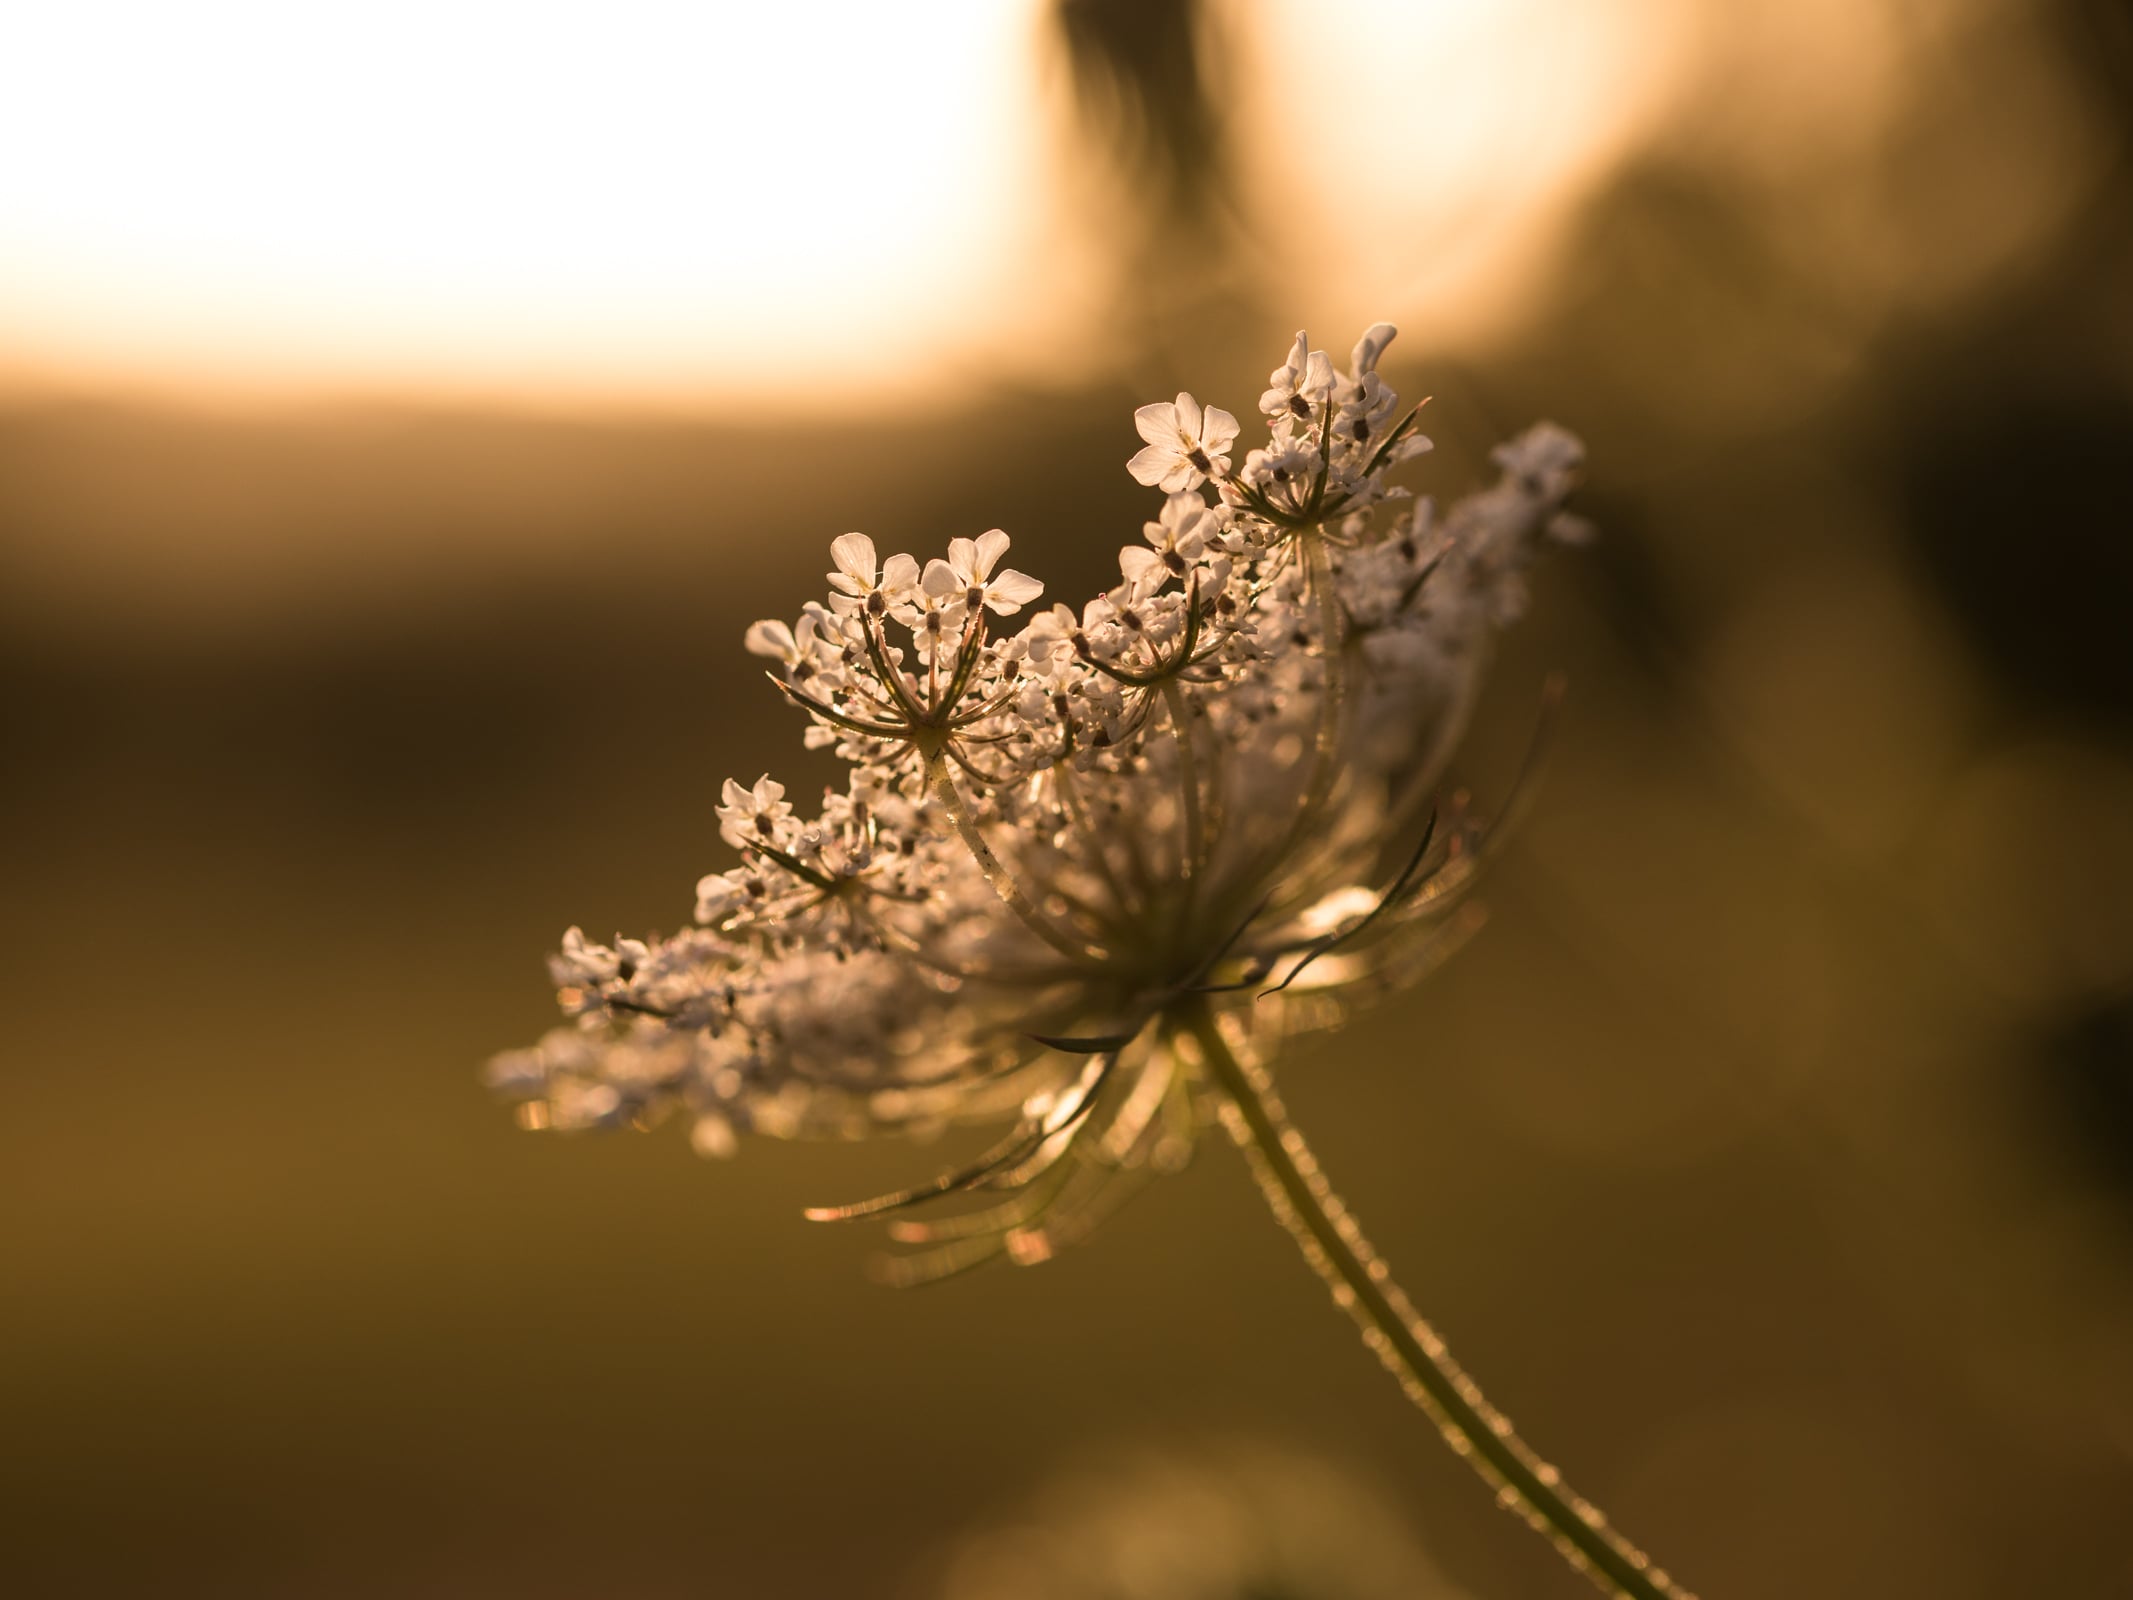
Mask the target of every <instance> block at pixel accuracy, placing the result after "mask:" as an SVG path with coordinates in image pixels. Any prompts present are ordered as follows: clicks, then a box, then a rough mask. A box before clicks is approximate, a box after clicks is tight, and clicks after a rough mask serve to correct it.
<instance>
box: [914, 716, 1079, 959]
mask: <svg viewBox="0 0 2133 1600" xmlns="http://www.w3.org/2000/svg"><path fill="white" fill-rule="evenodd" d="M926 786H927V788H928V789H929V790H930V791H931V792H932V795H933V798H934V801H935V802H936V803H937V804H938V805H939V806H940V808H941V809H942V810H943V811H944V812H946V813H947V815H948V820H949V821H950V822H952V823H953V824H954V825H955V831H956V832H957V833H959V834H961V835H962V836H963V843H964V845H965V846H966V847H967V848H968V849H969V851H970V855H971V859H972V860H974V861H976V862H977V864H978V870H979V871H980V872H982V873H983V874H984V875H985V881H986V882H987V883H989V884H991V885H992V888H993V892H994V893H995V894H997V895H998V896H999V897H1000V899H1001V901H1002V902H1003V903H1004V904H1005V905H1006V906H1007V908H1008V909H1009V910H1010V911H1012V912H1014V914H1015V915H1016V916H1017V917H1019V918H1020V919H1021V920H1022V925H1023V926H1024V927H1026V928H1027V929H1029V931H1030V932H1031V933H1034V934H1035V935H1036V936H1037V937H1038V938H1040V939H1042V940H1043V941H1044V942H1045V943H1046V944H1048V945H1050V946H1051V947H1052V948H1053V949H1054V950H1057V951H1058V952H1059V953H1060V954H1061V955H1063V956H1065V957H1067V958H1068V959H1069V960H1071V961H1076V962H1088V961H1100V960H1102V959H1103V952H1102V951H1101V950H1099V949H1097V948H1096V947H1095V946H1093V945H1090V944H1087V943H1084V942H1082V941H1080V940H1076V939H1074V938H1071V937H1069V936H1068V935H1067V934H1065V933H1062V932H1061V931H1060V930H1059V929H1058V928H1056V927H1054V926H1053V925H1052V923H1051V921H1050V919H1049V918H1047V917H1046V916H1045V915H1044V913H1043V912H1041V911H1039V910H1038V909H1037V907H1036V905H1035V903H1034V902H1032V901H1031V899H1030V897H1029V896H1028V895H1027V894H1025V893H1024V892H1023V889H1022V885H1021V884H1019V883H1017V882H1016V881H1015V875H1014V874H1013V873H1012V872H1010V871H1008V869H1007V864H1006V863H1005V862H1004V861H1002V860H1001V859H1000V858H999V856H997V855H996V854H994V853H993V848H992V846H991V845H989V844H987V843H986V842H985V835H984V834H983V833H982V832H980V831H979V829H978V824H977V819H976V818H975V817H973V816H972V815H971V814H970V809H969V807H967V806H965V805H964V804H963V797H962V795H961V794H959V793H957V791H956V787H955V775H954V774H953V773H951V772H950V771H949V770H948V763H947V762H946V761H944V760H943V759H942V758H941V757H940V756H938V755H936V756H934V757H933V758H932V759H931V760H929V761H928V762H927V763H926Z"/></svg>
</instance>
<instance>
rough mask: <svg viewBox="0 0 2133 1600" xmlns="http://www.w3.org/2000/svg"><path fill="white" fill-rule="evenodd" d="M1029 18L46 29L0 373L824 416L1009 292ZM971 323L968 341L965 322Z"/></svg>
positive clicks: (806, 12)
mask: <svg viewBox="0 0 2133 1600" xmlns="http://www.w3.org/2000/svg"><path fill="white" fill-rule="evenodd" d="M1035 21H1036V14H1035V8H1034V7H1033V5H1031V4H1029V3H1027V0H1024V3H1001V0H956V3H946V4H934V5H928V6H925V7H923V8H918V9H916V10H914V9H911V8H905V7H894V6H877V5H841V6H830V7H819V6H817V7H774V6H746V7H742V6H730V7H723V6H696V5H679V4H659V3H650V4H646V3H634V4H623V5H618V6H612V7H603V8H601V9H600V10H598V11H597V12H595V11H593V10H591V9H589V8H588V9H578V8H562V7H541V6H534V7H527V6H520V5H504V4H497V3H466V0H455V3H449V4H415V3H411V0H384V3H380V4H375V5H367V6H363V7H352V6H283V5H273V4H267V3H262V0H219V3H211V4H207V5H202V6H182V7H176V6H161V5H152V4H96V3H89V4H83V5H69V6H55V7H48V8H40V9H38V10H37V11H35V12H30V13H25V14H22V15H20V16H18V18H17V19H16V20H15V21H13V22H11V23H10V24H8V26H7V28H6V29H5V31H4V37H5V44H4V47H0V63H4V64H0V147H4V148H6V149H7V150H8V151H9V152H10V157H9V159H7V160H5V161H0V263H4V266H0V351H4V352H5V355H4V356H0V377H5V378H9V379H13V380H15V381H16V382H18V383H19V382H21V381H23V380H25V379H27V380H31V381H39V380H43V381H50V380H54V379H57V380H60V381H64V382H70V383H76V384H90V385H96V384H111V383H116V384H122V385H138V384H143V383H145V384H147V385H150V386H154V387H165V386H176V387H179V388H184V389H201V388H205V389H207V390H211V391H232V390H234V391H239V392H243V391H265V392H269V393H272V392H277V391H288V390H292V389H293V390H297V391H309V390H316V389H320V388H326V389H333V388H354V389H371V388H381V387H382V388H406V389H417V390H423V391H434V390H442V391H446V392H455V391H464V392H472V393H475V394H481V395H493V394H496V393H502V392H522V391H525V390H528V389H532V390H545V391H560V392H562V393H564V394H566V395H585V396H596V397H597V396H611V395H616V394H622V395H629V396H633V397H643V396H650V397H655V398H656V397H661V396H690V395H694V394H699V393H703V392H706V391H717V392H720V393H724V394H728V395H740V396H747V395H760V394H771V395H775V396H777V397H779V398H781V399H785V400H794V399H805V398H806V395H807V392H808V390H809V389H810V388H811V387H812V386H813V385H814V383H815V378H814V376H813V374H812V372H811V364H812V363H813V362H815V361H816V360H819V359H821V358H824V357H827V356H828V355H829V354H830V353H831V352H833V351H834V352H836V353H837V358H838V384H839V387H840V390H841V391H843V394H844V395H845V396H847V397H848V396H849V394H850V392H851V390H852V388H853V386H854V384H855V381H856V383H857V385H858V386H859V387H861V388H862V389H864V388H867V387H879V386H882V385H883V384H891V385H893V384H894V382H895V379H896V374H897V372H898V370H899V369H900V368H901V367H902V366H903V365H904V364H905V363H907V362H908V361H910V360H911V359H912V358H913V357H914V355H915V354H916V353H917V352H919V351H920V350H931V349H933V348H934V347H935V346H936V345H937V344H938V343H939V342H940V341H942V340H944V339H946V340H949V341H951V342H953V341H954V340H956V339H958V338H961V337H964V336H966V335H967V334H968V332H969V331H970V329H971V327H972V324H973V317H972V308H973V307H979V308H996V309H995V311H994V314H995V315H998V314H1000V313H999V310H998V309H997V308H1002V307H1003V306H1005V305H1006V303H1007V296H1008V293H1009V289H1010V287H1011V285H1012V284H1013V283H1014V281H1015V279H1016V275H1017V272H1018V270H1020V269H1026V268H1027V265H1028V259H1027V258H1028V256H1029V254H1030V251H1031V249H1032V247H1033V243H1034V240H1033V238H1032V231H1033V230H1032V227H1031V224H1032V222H1033V221H1041V217H1040V218H1033V215H1032V208H1031V207H1030V206H1029V205H1028V204H1027V203H1026V202H1023V201H1021V200H1020V199H1018V196H1019V195H1021V194H1023V193H1025V192H1026V191H1027V190H1028V189H1029V188H1030V186H1031V185H1032V183H1033V181H1034V180H1035V179H1036V178H1037V176H1038V174H1037V172H1036V171H1035V165H1036V163H1037V162H1038V160H1039V158H1040V154H1041V150H1040V140H1039V137H1038V136H1039V132H1040V130H1039V129H1038V128H1037V127H1035V126H1033V125H1032V119H1031V118H1030V116H1029V115H1028V114H1027V112H1026V111H1025V109H1024V106H1025V102H1026V100H1027V89H1026V86H1027V84H1028V83H1029V82H1030V81H1031V79H1032V78H1033V76H1034V68H1033V66H1032V64H1031V62H1030V60H1029V57H1030V55H1031V53H1032V51H1033V50H1034V49H1035V47H1036V39H1035V32H1034V30H1035ZM979 320H980V321H982V318H980V319H979Z"/></svg>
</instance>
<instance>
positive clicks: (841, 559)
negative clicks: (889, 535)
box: [830, 533, 880, 586]
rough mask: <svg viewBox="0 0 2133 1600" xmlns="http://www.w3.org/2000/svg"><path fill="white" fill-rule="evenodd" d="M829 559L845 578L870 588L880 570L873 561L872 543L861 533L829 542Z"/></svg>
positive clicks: (850, 534)
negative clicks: (852, 579)
mask: <svg viewBox="0 0 2133 1600" xmlns="http://www.w3.org/2000/svg"><path fill="white" fill-rule="evenodd" d="M830 559H831V560H832V561H834V562H836V563H837V570H838V571H839V572H842V573H844V574H845V575H846V576H847V577H853V578H857V579H859V581H860V582H862V583H864V584H867V585H869V586H871V585H872V584H873V582H874V574H875V573H876V572H878V571H879V570H880V568H879V566H878V565H877V564H876V562H875V559H874V541H873V540H872V539H869V538H868V537H867V536H866V535H865V534H863V533H847V534H844V535H842V536H840V537H838V538H836V539H833V540H831V541H830Z"/></svg>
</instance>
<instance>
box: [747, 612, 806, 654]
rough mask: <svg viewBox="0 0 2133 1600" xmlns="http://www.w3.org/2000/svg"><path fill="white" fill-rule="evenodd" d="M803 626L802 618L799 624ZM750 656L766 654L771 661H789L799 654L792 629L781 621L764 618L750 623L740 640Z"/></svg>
mask: <svg viewBox="0 0 2133 1600" xmlns="http://www.w3.org/2000/svg"><path fill="white" fill-rule="evenodd" d="M800 625H801V626H802V627H805V626H806V625H807V624H806V621H805V619H803V620H802V621H801V624H800ZM741 642H742V643H743V644H744V645H745V646H746V647H747V650H748V653H749V654H750V655H752V656H768V657H769V658H770V659H771V660H772V661H790V660H792V658H793V657H794V656H796V655H798V654H799V652H800V646H799V641H797V640H796V639H794V638H793V636H792V629H790V628H788V627H787V626H786V625H785V624H784V623H782V622H776V621H770V620H765V621H762V622H756V623H751V624H750V625H749V628H748V632H747V635H746V636H745V637H744V638H743V639H742V641H741Z"/></svg>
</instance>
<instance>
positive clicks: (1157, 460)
mask: <svg viewBox="0 0 2133 1600" xmlns="http://www.w3.org/2000/svg"><path fill="white" fill-rule="evenodd" d="M1164 409H1165V410H1166V411H1167V410H1168V409H1169V407H1167V406H1166V407H1164ZM1177 461H1178V449H1177V441H1176V440H1174V439H1173V440H1172V441H1170V442H1169V443H1167V444H1151V445H1144V446H1143V447H1142V448H1141V450H1140V452H1139V454H1137V455H1135V456H1134V458H1133V459H1132V460H1131V461H1129V462H1127V463H1126V470H1127V471H1128V472H1130V473H1132V474H1133V481H1134V482H1135V483H1142V484H1146V485H1147V486H1148V487H1149V488H1151V489H1152V488H1154V487H1155V486H1156V485H1157V484H1159V483H1163V480H1164V479H1165V478H1168V477H1172V476H1174V475H1175V474H1174V472H1173V468H1174V467H1175V466H1176V465H1177ZM1164 487H1165V488H1172V487H1175V488H1180V489H1182V488H1183V487H1184V485H1183V484H1182V483H1180V484H1176V485H1171V484H1164Z"/></svg>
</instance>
